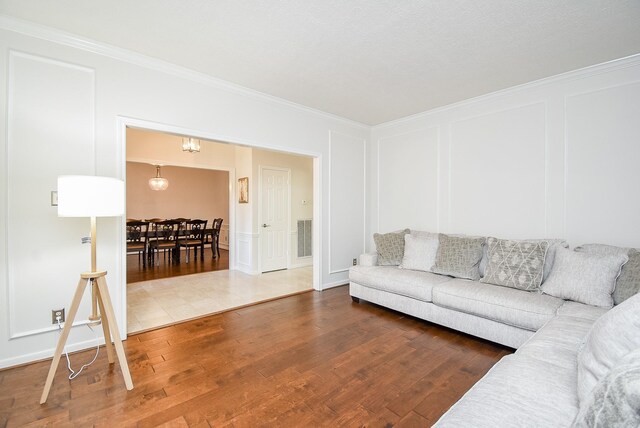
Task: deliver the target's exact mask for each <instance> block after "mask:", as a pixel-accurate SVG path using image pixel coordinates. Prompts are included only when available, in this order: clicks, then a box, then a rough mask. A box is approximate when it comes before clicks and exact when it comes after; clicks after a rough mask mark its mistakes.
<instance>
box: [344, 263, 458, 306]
mask: <svg viewBox="0 0 640 428" xmlns="http://www.w3.org/2000/svg"><path fill="white" fill-rule="evenodd" d="M349 280H350V281H353V282H356V283H358V284H360V285H364V286H367V287H371V288H375V289H377V290H382V291H388V292H391V293H395V294H399V295H401V296H406V297H411V298H413V299H417V300H422V301H424V302H431V301H432V292H431V289H432V288H433V286H434V285H435V284H440V283H443V282H446V281H450V280H451V278H449V277H447V276H442V275H436V274H433V273H431V272H422V271H416V270H406V269H399V268H397V267H395V266H353V267H352V268H351V269H349Z"/></svg>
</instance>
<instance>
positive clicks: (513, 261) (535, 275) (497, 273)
mask: <svg viewBox="0 0 640 428" xmlns="http://www.w3.org/2000/svg"><path fill="white" fill-rule="evenodd" d="M486 247H487V254H488V264H487V267H486V269H485V274H484V278H482V279H481V280H480V281H481V282H485V283H488V284H495V285H502V286H505V287H511V288H517V289H519V290H526V291H532V290H538V289H539V288H540V284H541V283H542V273H543V270H544V259H545V255H546V254H547V249H548V248H549V243H548V242H547V241H512V240H508V239H498V238H491V237H489V238H487V245H486Z"/></svg>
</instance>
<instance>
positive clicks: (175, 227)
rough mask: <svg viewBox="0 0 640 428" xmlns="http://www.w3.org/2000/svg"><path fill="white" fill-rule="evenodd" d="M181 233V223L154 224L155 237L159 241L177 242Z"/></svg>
mask: <svg viewBox="0 0 640 428" xmlns="http://www.w3.org/2000/svg"><path fill="white" fill-rule="evenodd" d="M179 233H180V222H179V221H175V220H163V221H158V222H156V223H154V236H155V238H156V240H158V241H175V240H176V239H178V234H179Z"/></svg>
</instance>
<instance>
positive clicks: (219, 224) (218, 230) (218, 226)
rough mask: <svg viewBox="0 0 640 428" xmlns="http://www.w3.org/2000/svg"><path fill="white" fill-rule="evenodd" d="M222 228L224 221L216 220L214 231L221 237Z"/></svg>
mask: <svg viewBox="0 0 640 428" xmlns="http://www.w3.org/2000/svg"><path fill="white" fill-rule="evenodd" d="M221 228H222V219H221V218H216V219H214V220H213V226H212V229H213V230H214V231H215V232H216V233H218V235H219V234H220V229H221Z"/></svg>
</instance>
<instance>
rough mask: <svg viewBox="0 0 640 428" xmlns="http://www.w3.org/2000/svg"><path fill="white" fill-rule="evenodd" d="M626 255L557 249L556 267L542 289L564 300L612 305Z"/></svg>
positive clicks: (605, 305)
mask: <svg viewBox="0 0 640 428" xmlns="http://www.w3.org/2000/svg"><path fill="white" fill-rule="evenodd" d="M627 260H629V258H628V257H627V256H626V255H625V254H616V255H610V256H600V255H596V254H587V253H579V252H576V251H571V250H568V249H566V248H561V247H560V248H557V249H556V255H555V261H554V263H553V269H552V270H551V273H550V274H549V277H548V278H547V280H546V281H545V282H544V284H542V292H543V293H545V294H549V295H551V296H554V297H559V298H560V299H565V300H573V301H574V302H580V303H584V304H587V305H592V306H599V307H602V308H610V307H612V306H613V298H612V297H611V294H612V293H613V289H614V288H615V285H616V278H618V275H620V269H621V268H622V265H624V264H625V263H626V262H627Z"/></svg>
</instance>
